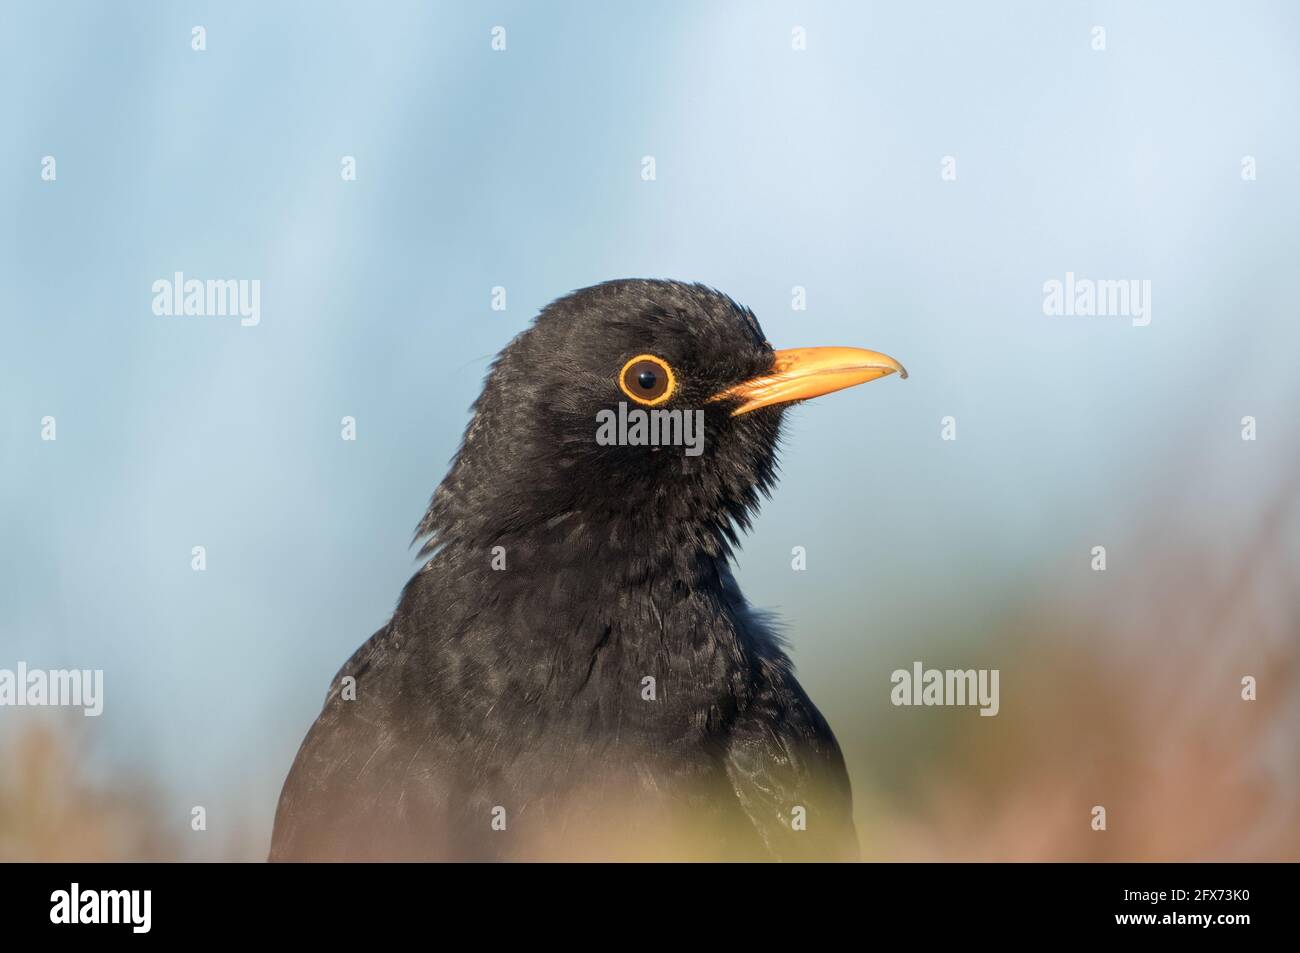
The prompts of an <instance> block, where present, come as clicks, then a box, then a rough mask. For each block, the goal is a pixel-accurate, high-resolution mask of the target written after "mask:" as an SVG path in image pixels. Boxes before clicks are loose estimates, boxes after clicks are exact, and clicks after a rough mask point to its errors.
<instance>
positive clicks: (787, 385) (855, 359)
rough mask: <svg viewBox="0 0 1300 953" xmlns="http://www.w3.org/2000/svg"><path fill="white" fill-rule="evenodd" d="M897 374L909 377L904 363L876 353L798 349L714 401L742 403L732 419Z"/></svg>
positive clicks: (780, 355)
mask: <svg viewBox="0 0 1300 953" xmlns="http://www.w3.org/2000/svg"><path fill="white" fill-rule="evenodd" d="M895 371H897V372H898V376H899V377H902V378H906V377H907V371H906V369H904V367H903V365H902V364H899V363H898V362H897V361H896V360H894V359H893V358H892V357H889V356H888V355H887V354H880V353H877V352H876V351H864V350H863V349H862V348H857V347H795V348H790V349H788V350H785V351H777V352H776V361H775V363H774V364H773V365H772V370H771V372H770V373H768V374H764V375H763V376H761V377H755V378H753V379H751V380H747V381H744V382H743V383H740V384H737V385H736V386H735V387H729V388H727V389H726V390H724V391H722V392H721V393H720V394H714V395H713V398H712V399H713V400H738V401H740V405H739V406H738V407H737V408H736V409H735V410H733V411H732V412H731V416H733V417H738V416H740V415H741V414H747V413H749V412H750V411H751V410H758V408H760V407H770V406H771V405H773V404H788V403H791V402H792V401H796V400H808V399H810V398H812V397H820V396H821V395H822V394H829V393H831V391H837V390H844V388H846V387H854V386H856V385H858V384H865V383H866V382H867V381H874V380H876V379H877V378H879V377H884V376H886V375H887V374H893V373H894V372H895Z"/></svg>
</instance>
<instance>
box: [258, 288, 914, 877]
mask: <svg viewBox="0 0 1300 953" xmlns="http://www.w3.org/2000/svg"><path fill="white" fill-rule="evenodd" d="M894 372H898V373H899V375H900V376H902V377H906V376H907V372H906V371H905V370H904V369H903V367H902V366H901V365H900V364H899V363H898V362H897V361H895V360H894V359H893V358H890V357H887V356H885V355H883V354H879V353H876V352H873V351H866V350H860V349H856V348H840V347H833V348H831V347H827V348H800V349H794V350H782V351H776V350H773V348H772V346H771V345H770V344H769V343H768V342H767V340H766V339H765V337H764V335H763V331H762V329H761V328H760V327H759V324H758V321H757V320H756V318H755V317H754V315H753V313H752V312H751V311H750V310H748V309H747V308H744V307H742V306H740V305H738V304H736V303H735V302H734V301H732V300H731V299H730V298H729V297H727V296H726V295H724V294H722V293H720V292H718V291H715V290H713V289H710V288H707V287H705V286H703V285H698V284H685V283H680V282H675V281H652V280H621V281H610V282H606V283H603V284H599V285H595V286H593V287H590V288H585V289H583V290H581V291H577V292H574V293H572V294H570V295H568V296H567V297H564V298H561V299H559V300H557V301H555V302H554V303H552V304H551V305H549V306H548V307H546V308H545V309H544V310H543V311H542V312H541V313H540V314H539V315H538V316H537V318H536V319H535V321H534V322H533V324H532V325H531V326H530V327H529V328H528V329H526V330H525V331H523V332H522V333H521V334H519V335H518V336H517V337H516V338H515V339H514V340H513V341H512V342H511V343H510V344H509V345H508V346H507V347H506V348H505V349H504V350H503V351H502V352H501V353H500V355H498V357H497V358H496V360H495V362H494V363H493V364H492V367H491V369H490V371H489V373H488V376H487V381H486V384H485V386H484V389H483V393H482V394H481V395H480V397H479V398H478V400H477V401H476V402H475V404H474V407H473V416H472V419H471V421H470V423H469V426H468V428H467V429H466V431H465V436H464V439H463V441H462V443H461V446H460V449H459V451H458V452H457V454H456V456H455V459H454V460H453V462H452V464H451V469H450V472H449V473H448V474H447V476H446V478H445V479H444V480H443V481H442V483H441V485H439V486H438V488H437V490H436V491H435V492H434V494H433V498H432V500H431V502H430V504H429V508H428V511H427V512H426V513H425V515H424V518H423V520H422V521H421V522H420V524H419V527H418V528H417V530H416V534H415V541H416V543H417V544H422V547H421V549H420V556H421V558H422V559H424V560H426V561H425V562H424V563H423V565H422V568H421V569H420V570H419V571H418V572H417V573H416V574H415V575H414V577H413V578H412V579H411V580H410V581H409V582H408V583H407V584H406V586H405V588H404V589H403V590H402V594H401V598H400V599H399V601H398V603H397V607H396V609H395V611H394V612H393V615H392V617H391V619H390V620H389V621H388V623H387V624H386V625H385V626H384V627H383V628H381V629H380V630H379V631H378V632H376V633H375V634H374V635H373V636H371V637H370V639H369V640H368V641H366V642H365V644H364V645H362V646H361V648H360V649H358V650H357V652H356V653H355V654H354V655H353V656H352V658H350V659H349V660H348V661H347V663H346V664H345V665H344V666H343V668H342V669H341V670H340V671H339V673H338V675H337V676H336V677H335V678H334V681H333V683H332V684H331V685H330V689H329V693H328V695H327V697H326V700H325V705H324V708H323V710H322V711H321V714H320V716H319V717H318V718H317V719H316V722H315V724H314V725H313V726H312V728H311V730H310V731H309V732H308V734H307V737H306V739H305V740H304V741H303V743H302V746H301V748H300V750H299V752H298V755H297V758H296V760H295V761H294V764H293V767H292V769H291V770H290V773H289V776H288V779H287V780H286V781H285V784H284V790H283V792H282V794H281V796H280V801H279V807H278V810H277V812H276V818H275V829H274V833H273V835H272V845H271V853H270V857H271V859H272V860H507V859H542V860H572V859H618V860H624V859H654V860H660V859H695V860H699V859H726V860H764V859H777V860H810V859H825V860H846V859H854V858H856V857H857V851H858V842H857V835H856V832H855V830H854V824H853V802H852V794H851V792H850V788H849V779H848V774H847V772H846V771H845V767H844V759H843V756H842V754H841V753H840V749H839V745H838V744H837V742H836V740H835V737H834V735H833V734H832V733H831V729H830V726H829V725H828V724H827V723H826V720H825V719H824V718H823V717H822V715H821V713H820V712H819V711H818V710H817V708H816V706H814V705H813V703H812V701H810V700H809V698H808V695H807V694H806V693H805V692H804V690H803V688H802V687H801V686H800V685H799V683H798V681H796V679H795V676H794V672H793V669H792V666H791V663H790V660H789V658H788V657H787V656H786V654H785V652H784V651H783V648H782V639H781V638H780V637H779V636H778V634H777V633H776V632H775V631H774V626H773V623H772V622H771V621H770V620H769V619H768V618H766V617H765V616H764V615H763V614H762V613H760V612H758V611H756V610H754V609H753V608H751V607H750V605H749V604H748V602H746V600H745V598H744V597H743V596H742V595H741V593H740V590H739V588H738V587H737V584H736V580H735V577H734V576H733V574H732V571H731V568H730V565H729V564H730V560H731V556H732V552H733V547H734V546H735V545H736V544H737V536H738V533H739V532H740V531H741V530H744V529H747V528H748V527H749V525H750V520H751V517H752V516H753V515H754V513H755V510H756V507H757V505H758V502H759V499H760V496H766V495H768V494H769V491H770V490H771V488H772V486H773V483H774V480H775V476H776V470H777V463H776V449H777V441H778V437H779V435H780V431H781V424H782V415H783V412H784V408H785V407H787V406H789V405H790V404H791V403H793V402H796V401H801V400H806V399H808V398H810V397H814V396H817V395H819V394H824V393H828V392H830V391H835V390H840V389H842V388H845V387H851V386H853V385H855V384H859V383H862V382H865V381H870V380H874V379H876V378H879V377H883V376H885V375H887V374H891V373H894ZM620 405H623V406H620ZM615 413H617V414H621V415H622V421H623V422H621V423H620V424H619V425H618V426H617V427H614V426H606V424H608V423H609V422H610V421H611V420H612V419H613V416H612V415H613V414H615ZM692 425H695V426H698V428H699V430H698V432H697V433H696V434H692V435H691V439H692V440H693V441H694V442H695V443H696V445H697V446H696V450H695V452H694V453H692V452H688V451H689V450H690V449H691V448H690V446H688V445H684V444H686V430H687V429H688V428H690V427H691V426H692ZM602 428H604V431H603V434H604V439H598V433H599V432H601V431H602ZM647 434H650V435H652V436H653V437H657V439H650V438H648V437H647ZM701 436H702V446H699V443H700V441H699V439H698V438H699V437H701Z"/></svg>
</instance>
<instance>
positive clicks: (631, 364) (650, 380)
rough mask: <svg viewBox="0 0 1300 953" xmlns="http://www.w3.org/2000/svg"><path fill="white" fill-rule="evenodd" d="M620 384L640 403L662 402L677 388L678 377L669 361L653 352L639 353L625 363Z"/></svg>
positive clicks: (651, 404)
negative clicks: (674, 374)
mask: <svg viewBox="0 0 1300 953" xmlns="http://www.w3.org/2000/svg"><path fill="white" fill-rule="evenodd" d="M618 386H619V387H620V388H621V389H622V391H623V393H625V394H627V396H629V397H631V398H632V399H633V400H634V401H636V402H637V403H638V404H644V405H646V406H647V407H653V406H654V405H655V404H662V403H663V402H664V401H666V400H667V399H668V398H669V397H671V396H673V391H674V390H676V389H677V379H676V378H675V377H673V369H672V368H671V367H669V366H668V362H667V361H665V360H664V359H663V358H661V357H655V356H654V355H653V354H638V355H637V356H636V357H634V358H632V360H630V361H628V362H627V363H626V364H624V365H623V370H622V371H621V372H620V373H619V375H618Z"/></svg>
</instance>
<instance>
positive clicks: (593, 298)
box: [416, 280, 907, 570]
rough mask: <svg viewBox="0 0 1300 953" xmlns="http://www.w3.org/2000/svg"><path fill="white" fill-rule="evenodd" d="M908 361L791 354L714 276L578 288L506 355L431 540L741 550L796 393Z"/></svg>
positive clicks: (623, 550)
mask: <svg viewBox="0 0 1300 953" xmlns="http://www.w3.org/2000/svg"><path fill="white" fill-rule="evenodd" d="M895 371H897V372H899V373H900V375H901V376H903V377H906V376H907V372H906V371H904V370H903V368H902V366H901V365H900V364H898V362H896V361H894V360H893V359H892V358H890V357H887V356H885V355H883V354H878V353H876V352H873V351H864V350H859V349H855V348H804V349H796V350H790V351H776V350H773V348H772V346H771V345H770V344H769V343H768V342H767V340H766V339H765V338H764V336H763V331H762V329H761V328H760V327H759V324H758V321H757V320H756V319H755V317H754V315H753V313H752V312H750V311H749V310H748V309H747V308H744V307H741V306H740V305H738V304H736V303H735V302H734V301H732V300H731V299H730V298H728V297H727V296H726V295H724V294H721V293H719V292H717V291H714V290H712V289H710V288H706V287H704V286H703V285H698V284H682V283H679V282H673V281H649V280H622V281H610V282H606V283H604V284H600V285H595V286H593V287H590V288H585V289H583V290H581V291H576V292H574V293H572V294H570V295H568V296H567V297H564V298H561V299H559V300H558V301H555V302H554V303H552V304H551V305H549V306H548V307H547V308H546V309H545V310H543V311H542V312H541V314H540V315H538V317H537V319H536V321H535V322H534V323H533V325H532V327H530V328H528V329H527V330H526V331H524V332H523V333H521V334H520V335H518V336H517V337H516V338H515V339H514V340H513V341H512V342H511V343H510V344H509V345H508V346H507V347H506V348H505V350H503V351H502V352H501V354H500V355H499V356H498V357H497V359H496V361H495V363H494V364H493V366H492V369H491V371H490V373H489V375H488V379H487V383H486V386H485V387H484V389H483V393H482V395H481V396H480V397H479V399H478V401H477V402H476V403H475V405H474V417H473V420H472V421H471V423H470V425H469V427H468V429H467V430H466V433H465V438H464V442H463V444H462V446H461V448H460V451H459V453H458V454H457V456H456V459H455V461H454V462H453V464H452V468H451V471H450V472H449V473H448V475H447V477H446V479H445V480H444V481H443V482H442V484H441V485H440V486H439V487H438V489H437V491H436V492H435V493H434V496H433V499H432V501H431V503H430V506H429V510H428V513H427V514H426V516H425V518H424V520H423V521H422V522H421V524H420V526H419V528H418V530H417V532H416V538H417V540H418V539H422V538H427V540H426V544H425V547H424V549H423V552H424V553H426V554H427V553H429V552H432V551H434V550H436V549H438V548H439V547H442V546H449V545H468V546H472V547H474V548H476V549H477V548H480V547H482V548H487V547H491V546H493V545H496V544H498V543H502V544H505V543H507V542H508V541H510V540H512V539H517V538H519V537H521V536H522V537H525V538H526V539H528V540H529V541H530V542H531V543H535V542H537V541H538V540H540V539H544V538H546V537H547V536H551V537H555V538H556V542H557V543H559V542H561V539H562V542H563V544H564V547H565V548H567V549H570V550H572V549H574V548H576V549H578V550H580V551H582V552H583V553H584V558H587V559H591V558H596V559H604V560H609V561H610V563H611V568H612V567H613V565H615V564H617V563H618V562H619V561H621V560H622V561H627V560H630V561H631V562H633V563H635V564H637V565H638V566H640V567H641V569H642V570H645V569H647V568H648V567H649V566H650V565H651V564H653V563H656V562H659V561H661V560H669V561H675V560H677V559H678V558H679V557H680V555H681V554H683V553H687V554H692V553H693V554H700V555H705V556H710V557H716V556H719V555H725V554H726V552H727V551H728V549H729V546H730V544H731V543H733V542H734V541H735V536H736V529H737V528H738V527H739V528H745V527H747V526H748V524H749V518H750V515H751V513H752V512H753V510H754V508H755V507H756V505H757V503H758V499H759V495H760V494H766V493H767V492H768V491H769V489H770V487H771V485H772V483H773V480H774V478H775V472H776V446H777V440H778V437H779V433H780V428H781V419H782V415H783V411H784V407H785V406H787V405H788V404H790V403H792V402H794V401H800V400H806V399H808V398H810V397H815V396H817V395H818V394H824V393H828V392H830V391H834V390H839V389H842V388H845V387H850V386H853V385H854V384H858V383H863V382H865V381H869V380H874V379H876V378H879V377H883V376H885V375H887V374H891V373H893V372H895ZM620 405H621V406H620ZM638 422H639V423H638ZM638 428H639V429H638Z"/></svg>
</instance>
